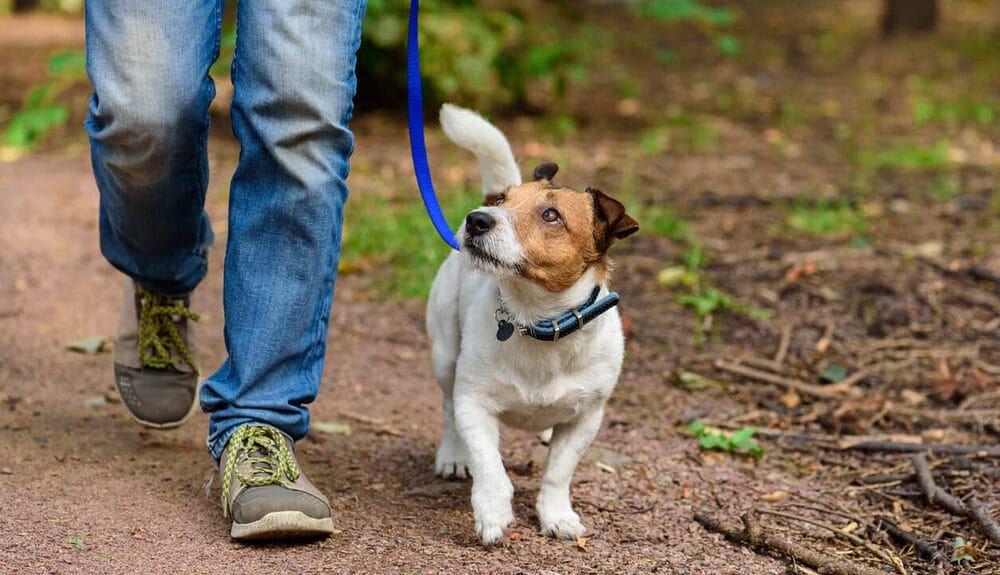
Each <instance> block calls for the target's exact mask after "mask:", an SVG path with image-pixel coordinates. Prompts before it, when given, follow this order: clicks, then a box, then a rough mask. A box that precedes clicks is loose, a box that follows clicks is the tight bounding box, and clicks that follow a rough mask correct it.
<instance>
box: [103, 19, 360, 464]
mask: <svg viewBox="0 0 1000 575" xmlns="http://www.w3.org/2000/svg"><path fill="white" fill-rule="evenodd" d="M237 11H238V16H237V30H238V32H237V39H236V54H235V57H234V61H233V67H232V78H233V83H234V87H235V94H234V98H233V103H232V107H231V114H232V124H233V132H234V133H235V134H236V137H237V139H238V140H239V142H240V145H241V148H242V150H241V153H240V159H239V165H238V167H237V168H236V173H235V175H234V176H233V179H232V184H231V187H230V194H229V231H228V236H229V237H228V242H227V244H226V263H225V288H224V294H223V304H224V307H225V341H226V350H227V352H228V357H227V359H226V361H225V363H223V365H222V367H221V368H219V370H218V371H217V372H216V373H215V374H213V375H212V376H211V377H209V378H208V379H207V380H206V381H205V383H204V384H203V386H202V388H201V406H202V409H203V410H205V411H206V412H210V413H211V418H210V425H209V435H208V447H209V451H210V452H211V454H212V455H213V456H214V457H216V458H218V456H219V454H220V452H221V451H222V448H223V447H224V446H225V444H226V441H227V440H228V439H229V436H230V435H231V434H232V433H233V432H234V431H235V430H236V429H237V428H238V427H239V426H240V425H242V424H244V423H262V424H266V425H271V426H273V427H276V428H278V429H279V430H281V431H283V432H285V433H286V434H288V435H289V436H291V437H292V438H293V439H300V438H302V437H303V436H305V434H306V432H307V431H308V430H309V411H308V410H307V409H306V407H305V406H306V404H308V403H310V402H311V401H312V400H313V399H315V397H316V394H317V392H318V391H319V383H320V378H321V375H322V368H323V359H324V356H325V354H326V333H327V326H328V323H329V318H330V306H331V304H332V301H333V287H334V281H335V279H336V273H337V263H338V260H339V257H340V235H341V224H342V222H343V206H344V201H345V200H346V199H347V185H346V184H345V182H344V180H345V178H346V177H347V173H348V170H349V165H348V159H349V157H350V155H351V153H352V151H353V149H354V137H353V135H352V133H351V131H350V129H349V128H348V125H347V124H348V121H349V119H350V117H351V112H352V109H353V102H352V100H353V98H354V93H355V88H356V86H357V82H356V77H355V72H354V69H355V61H356V53H357V49H358V46H359V44H360V41H361V20H362V18H363V15H364V11H365V1H364V0H247V1H243V2H240V3H239V7H238V10H237ZM221 20H222V0H202V1H201V2H197V1H192V0H155V1H149V0H87V2H86V24H87V71H88V74H89V75H90V79H91V83H92V84H93V87H94V93H93V96H92V97H91V100H90V105H89V111H88V112H89V113H88V116H87V122H86V127H87V132H88V134H89V135H90V142H91V157H92V162H93V168H94V175H95V178H96V180H97V184H98V188H99V189H100V194H101V202H100V235H101V251H102V253H103V254H104V256H105V257H106V258H107V259H108V261H109V262H111V264H112V265H114V266H115V267H116V268H118V269H119V270H121V271H122V272H124V273H125V274H127V275H129V276H131V277H132V278H134V279H135V280H136V281H137V282H138V283H139V284H141V285H142V286H144V287H146V288H148V289H151V290H154V291H157V292H160V293H163V294H166V295H171V296H179V295H184V294H188V293H190V292H191V291H192V290H194V288H195V287H196V286H197V285H198V283H199V282H200V281H201V280H202V278H204V276H205V273H206V270H207V259H206V254H207V251H208V249H209V247H210V246H211V244H212V239H213V235H212V230H211V226H210V223H209V219H208V217H207V215H206V214H205V211H204V204H205V190H206V186H207V184H208V161H207V155H206V144H207V140H208V125H209V116H208V105H209V103H210V102H211V100H212V98H213V97H214V96H215V86H214V84H213V82H212V80H211V78H209V76H208V69H209V66H211V64H212V62H213V61H214V60H215V59H216V58H217V57H218V54H219V41H220V29H221Z"/></svg>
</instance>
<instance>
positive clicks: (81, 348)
mask: <svg viewBox="0 0 1000 575" xmlns="http://www.w3.org/2000/svg"><path fill="white" fill-rule="evenodd" d="M106 343H108V338H106V337H85V338H83V339H80V340H77V341H74V342H73V343H71V344H69V345H67V346H66V349H68V350H69V351H77V352H80V353H85V354H87V355H94V354H95V353H98V352H100V351H101V350H102V349H104V344H106Z"/></svg>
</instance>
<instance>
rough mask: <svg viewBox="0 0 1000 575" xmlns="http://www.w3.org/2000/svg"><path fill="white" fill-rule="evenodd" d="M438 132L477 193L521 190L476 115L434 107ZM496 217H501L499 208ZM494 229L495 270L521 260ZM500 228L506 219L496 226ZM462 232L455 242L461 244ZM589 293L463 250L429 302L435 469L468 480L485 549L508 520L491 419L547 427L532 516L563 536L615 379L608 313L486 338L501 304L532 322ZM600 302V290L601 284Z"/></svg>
mask: <svg viewBox="0 0 1000 575" xmlns="http://www.w3.org/2000/svg"><path fill="white" fill-rule="evenodd" d="M441 122H442V126H443V128H444V130H445V132H446V133H447V134H448V135H449V136H450V137H451V138H452V139H454V140H455V141H456V142H457V143H458V144H459V145H461V146H463V147H465V148H467V149H469V150H471V151H473V152H474V153H475V154H476V155H477V156H478V157H479V159H480V162H481V165H482V169H483V192H484V194H490V193H496V192H498V191H501V190H503V189H506V188H507V187H509V186H512V185H519V184H520V182H521V179H520V175H519V173H518V170H517V164H516V163H515V160H514V155H513V152H512V151H511V149H510V145H509V144H508V143H507V140H506V138H504V136H503V134H502V133H501V132H500V131H499V130H497V129H496V128H495V127H493V126H492V125H490V124H489V123H488V122H487V121H486V120H484V119H483V118H482V117H481V116H479V115H477V114H475V113H474V112H470V111H468V110H463V109H461V108H457V107H455V106H450V105H445V106H444V107H443V108H442V110H441ZM480 209H486V210H491V213H492V214H493V215H495V216H496V217H498V218H500V217H510V216H509V215H508V214H506V213H505V211H504V210H501V209H497V208H480ZM504 223H505V222H500V223H499V224H498V227H497V230H493V231H491V232H490V233H491V234H493V233H494V232H496V233H497V237H496V238H491V240H490V241H492V242H494V243H495V245H492V244H491V245H490V246H489V250H490V254H491V255H492V256H493V257H494V258H496V259H497V260H499V261H500V262H502V263H511V264H513V263H516V261H517V258H519V257H524V256H523V252H522V251H521V250H520V246H518V245H517V240H516V236H515V235H514V234H513V233H512V231H509V230H508V231H504ZM506 224H508V225H507V228H510V226H509V222H506ZM464 228H465V224H464V223H463V224H462V226H461V227H460V228H459V232H458V236H457V237H458V238H459V241H460V242H464V241H465V237H466V234H465V229H464ZM594 286H595V274H594V273H593V270H588V272H587V273H585V274H584V275H583V277H582V278H581V279H580V280H579V281H578V282H577V283H576V284H574V285H573V286H571V287H570V288H569V289H567V290H565V291H563V292H560V293H552V292H549V291H546V290H545V289H544V288H542V287H541V286H538V285H536V284H534V283H533V282H530V281H528V280H526V279H524V278H522V277H519V276H517V275H516V274H515V273H513V272H512V271H511V270H510V269H503V266H499V267H498V266H494V265H492V264H482V263H476V262H474V261H473V259H472V258H470V257H469V255H468V254H467V250H465V249H463V251H462V252H453V253H452V254H451V255H450V256H449V257H448V259H447V260H445V262H444V263H443V264H442V266H441V268H440V270H439V271H438V275H437V277H436V278H435V280H434V285H433V287H432V288H431V293H430V297H429V300H428V304H427V333H428V335H429V336H430V339H431V343H432V365H433V369H434V376H435V377H436V379H437V381H438V384H439V385H440V386H441V390H442V393H443V399H442V406H443V410H444V434H443V436H442V438H441V446H440V448H439V449H438V452H437V458H436V460H435V465H434V468H435V472H436V473H437V474H438V475H441V476H442V477H446V478H455V477H458V478H464V477H466V476H467V475H470V474H471V476H472V477H473V484H472V508H473V512H474V515H475V524H476V532H477V534H478V535H479V537H480V539H481V540H482V542H483V543H484V544H490V543H494V542H496V541H498V540H499V539H500V538H501V537H503V532H504V528H505V527H506V526H507V525H509V524H510V523H511V522H513V520H514V514H513V510H512V507H511V498H512V496H513V493H514V489H513V485H512V484H511V482H510V479H509V478H508V477H507V474H506V472H505V471H504V466H503V461H502V460H501V458H500V451H499V441H500V423H501V422H502V423H504V424H507V425H510V426H513V427H518V428H521V429H526V430H529V431H534V432H542V431H545V430H547V429H550V428H551V430H552V438H551V443H550V446H549V456H548V461H547V462H546V466H545V471H544V474H543V477H542V485H541V488H540V490H539V493H538V500H537V505H536V509H537V511H538V517H539V520H540V523H541V531H542V532H543V533H545V534H547V535H549V536H552V537H558V538H563V539H573V538H576V537H579V536H580V535H583V534H584V532H585V531H586V529H585V528H584V526H583V524H582V523H581V522H580V517H579V516H578V515H577V514H576V513H575V512H574V511H573V508H572V505H571V504H570V495H569V488H570V481H571V479H572V476H573V472H574V470H575V469H576V466H577V464H578V462H579V460H580V457H581V455H583V453H584V452H585V451H586V450H587V447H588V446H589V445H590V443H591V441H592V440H593V439H594V436H595V435H596V434H597V431H598V429H599V428H600V425H601V419H602V416H603V410H604V404H605V402H606V401H607V399H608V396H609V395H610V394H611V391H612V389H614V387H615V384H616V383H617V381H618V375H619V372H620V370H621V364H622V359H623V356H624V339H623V336H622V330H621V320H620V318H619V315H618V311H617V309H616V308H613V309H611V310H610V311H608V312H606V313H604V314H603V315H601V316H600V317H599V318H597V319H596V320H594V321H593V322H591V323H589V324H587V326H586V327H585V328H584V329H582V330H581V331H579V332H577V333H575V334H572V335H570V336H567V337H566V338H565V339H562V340H560V341H558V342H548V341H539V340H536V339H533V338H531V337H528V336H524V337H521V336H519V335H516V334H515V335H514V336H513V337H512V338H511V339H509V340H508V341H506V342H500V341H497V339H496V331H497V322H496V320H495V319H494V315H493V314H494V311H495V310H496V309H497V308H498V307H499V306H500V299H499V298H500V297H502V298H503V302H504V304H505V306H506V308H507V310H508V311H509V312H510V314H511V319H512V320H513V321H515V322H517V323H521V324H528V323H534V322H537V321H539V320H541V319H544V318H548V317H553V316H556V315H559V314H561V313H563V312H565V311H566V310H568V309H570V308H573V307H576V306H578V305H580V303H581V302H583V301H585V300H586V299H587V297H588V296H589V295H590V292H591V291H592V290H593V288H594ZM601 292H602V293H601V295H602V296H603V295H605V294H606V293H607V288H606V287H605V286H602V289H601Z"/></svg>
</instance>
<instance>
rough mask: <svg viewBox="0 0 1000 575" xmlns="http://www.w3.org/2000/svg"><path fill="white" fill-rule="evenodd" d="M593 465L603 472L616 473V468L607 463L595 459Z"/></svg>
mask: <svg viewBox="0 0 1000 575" xmlns="http://www.w3.org/2000/svg"><path fill="white" fill-rule="evenodd" d="M594 465H596V466H597V468H598V469H600V470H601V471H604V472H607V473H614V474H617V473H618V470H617V469H615V468H614V467H611V466H610V465H608V464H607V463H601V462H600V461H595V462H594Z"/></svg>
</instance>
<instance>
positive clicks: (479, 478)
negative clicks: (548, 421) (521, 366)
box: [455, 395, 514, 545]
mask: <svg viewBox="0 0 1000 575" xmlns="http://www.w3.org/2000/svg"><path fill="white" fill-rule="evenodd" d="M455 425H456V427H457V428H458V434H459V436H461V438H462V441H464V442H465V447H466V449H467V450H468V455H469V471H470V472H471V473H472V512H473V515H474V516H475V519H476V533H477V534H478V535H479V539H480V540H481V541H482V542H483V543H484V544H486V545H489V544H492V543H496V542H497V541H499V540H500V538H501V537H503V530H504V528H505V527H507V526H508V525H510V524H511V523H513V522H514V509H513V507H512V506H511V499H512V498H513V497H514V486H513V485H512V484H511V482H510V478H508V477H507V472H506V471H505V470H504V467H503V460H502V459H501V458H500V449H499V446H500V422H499V421H498V420H497V417H496V415H495V414H493V413H490V412H489V411H487V410H486V409H485V408H484V407H483V406H482V405H481V404H480V402H479V401H478V400H477V398H475V397H468V396H465V397H463V396H459V395H456V397H455Z"/></svg>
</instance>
